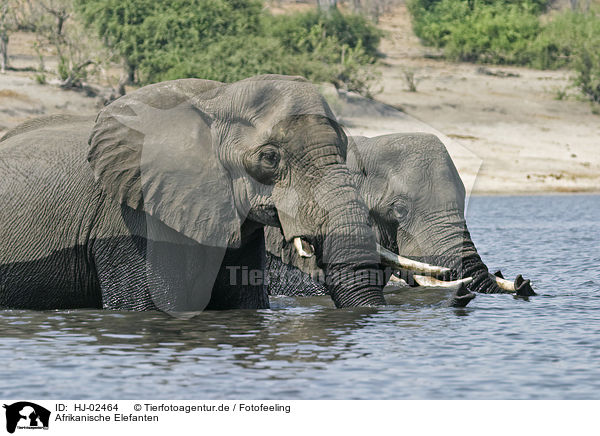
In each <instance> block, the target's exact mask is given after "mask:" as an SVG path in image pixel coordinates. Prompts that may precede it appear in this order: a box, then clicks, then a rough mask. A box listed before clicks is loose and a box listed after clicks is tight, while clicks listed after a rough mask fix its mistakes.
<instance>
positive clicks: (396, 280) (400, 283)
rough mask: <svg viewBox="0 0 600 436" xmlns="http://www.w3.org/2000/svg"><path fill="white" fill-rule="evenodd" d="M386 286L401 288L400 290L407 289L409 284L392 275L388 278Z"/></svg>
mask: <svg viewBox="0 0 600 436" xmlns="http://www.w3.org/2000/svg"><path fill="white" fill-rule="evenodd" d="M387 286H396V287H401V288H408V287H409V284H408V283H406V281H405V280H404V279H401V278H400V277H396V276H395V275H394V274H392V275H391V276H390V279H389V280H388V283H387Z"/></svg>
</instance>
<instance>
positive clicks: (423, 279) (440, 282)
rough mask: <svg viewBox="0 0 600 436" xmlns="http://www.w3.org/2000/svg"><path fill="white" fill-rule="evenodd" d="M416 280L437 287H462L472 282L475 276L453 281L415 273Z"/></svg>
mask: <svg viewBox="0 0 600 436" xmlns="http://www.w3.org/2000/svg"><path fill="white" fill-rule="evenodd" d="M413 277H414V279H415V282H417V283H418V284H419V285H421V286H433V287H436V288H456V289H458V288H460V287H461V286H463V285H464V286H467V285H468V284H469V283H471V282H472V281H473V277H465V278H464V279H460V280H453V281H447V282H446V281H443V280H438V279H435V278H433V277H427V276H419V275H417V274H415V275H413Z"/></svg>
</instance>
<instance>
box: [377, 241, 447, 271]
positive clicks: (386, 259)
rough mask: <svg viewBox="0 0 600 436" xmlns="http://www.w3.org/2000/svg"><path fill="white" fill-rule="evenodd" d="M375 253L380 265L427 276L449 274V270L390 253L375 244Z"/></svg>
mask: <svg viewBox="0 0 600 436" xmlns="http://www.w3.org/2000/svg"><path fill="white" fill-rule="evenodd" d="M377 253H378V254H379V256H380V257H381V263H383V264H385V265H388V266H391V267H394V268H402V269H408V270H411V271H416V272H419V273H422V274H428V275H445V274H449V273H450V268H445V267H442V266H434V265H429V264H428V263H423V262H418V261H416V260H412V259H408V258H406V257H402V256H399V255H397V254H395V253H392V252H391V251H390V250H388V249H387V248H384V247H382V246H381V245H379V244H377Z"/></svg>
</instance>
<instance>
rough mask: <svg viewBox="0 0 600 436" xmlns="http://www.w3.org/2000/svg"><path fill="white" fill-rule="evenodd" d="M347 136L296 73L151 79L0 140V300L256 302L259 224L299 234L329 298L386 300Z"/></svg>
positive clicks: (15, 304) (184, 307)
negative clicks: (86, 112) (83, 110)
mask: <svg viewBox="0 0 600 436" xmlns="http://www.w3.org/2000/svg"><path fill="white" fill-rule="evenodd" d="M346 148H347V138H346V136H345V135H344V133H343V131H342V129H341V128H340V126H339V125H338V124H337V123H336V121H335V117H334V115H333V114H332V112H331V110H330V108H329V107H328V106H327V104H326V103H325V101H324V100H323V98H322V97H321V96H320V95H319V93H318V92H317V91H316V90H315V88H314V87H313V86H312V85H311V84H310V83H308V82H307V81H305V80H304V79H301V78H297V77H296V78H295V77H287V76H276V75H266V76H258V77H254V78H250V79H246V80H242V81H239V82H235V83H231V84H223V83H219V82H213V81H207V80H200V79H181V80H175V81H169V82H163V83H158V84H154V85H149V86H146V87H143V88H140V89H138V90H136V91H135V92H133V93H131V94H129V95H127V96H124V97H122V98H120V99H118V100H116V101H114V102H113V103H111V104H110V105H108V106H106V107H105V108H104V109H103V110H102V111H101V112H100V113H99V114H98V116H97V117H96V118H95V119H93V118H88V117H77V116H51V117H45V118H41V119H37V120H33V121H30V122H27V123H25V124H22V125H21V126H18V127H16V128H15V129H13V130H11V131H9V132H8V133H7V134H6V135H5V136H4V138H3V139H2V142H0V162H1V163H2V179H1V181H0V204H2V209H1V211H0V306H3V307H11V308H29V309H57V308H83V307H90V308H101V307H103V308H107V309H120V310H152V309H160V310H163V311H167V312H169V313H174V314H177V315H180V316H182V317H187V316H192V315H194V314H196V313H198V312H199V311H201V310H203V309H205V308H208V309H228V308H264V307H268V304H269V303H268V296H267V294H266V291H265V288H264V283H263V280H262V278H261V277H260V274H261V273H262V271H263V264H264V234H263V227H264V226H265V225H272V226H277V227H279V228H281V234H282V235H283V237H284V239H285V240H286V241H288V242H289V241H292V240H295V239H298V240H300V239H299V238H302V240H304V241H305V243H310V244H311V245H313V246H314V247H315V249H316V257H317V260H318V261H319V262H320V264H321V265H322V267H323V269H324V271H325V273H326V275H327V277H328V278H329V279H330V280H329V284H328V289H327V291H328V293H329V294H330V295H331V297H332V299H333V301H334V302H335V304H336V305H337V306H338V307H347V306H360V305H379V304H384V303H385V300H384V298H383V294H382V284H381V283H378V282H377V280H376V277H378V276H380V271H381V269H380V265H379V261H378V257H377V253H376V242H375V235H374V231H373V229H372V228H371V227H370V225H369V223H368V210H367V208H366V206H365V203H364V201H363V200H362V199H361V198H360V196H359V195H358V192H357V188H356V186H355V185H354V182H353V180H352V178H351V175H350V173H349V171H348V169H347V167H346V165H345V163H344V160H345V155H346Z"/></svg>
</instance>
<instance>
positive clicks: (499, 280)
mask: <svg viewBox="0 0 600 436" xmlns="http://www.w3.org/2000/svg"><path fill="white" fill-rule="evenodd" d="M490 278H491V279H493V280H495V281H496V284H497V285H498V287H499V288H500V289H502V290H504V291H508V292H517V290H516V289H515V284H514V282H511V281H510V280H506V279H505V278H503V277H497V276H495V275H493V274H490Z"/></svg>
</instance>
